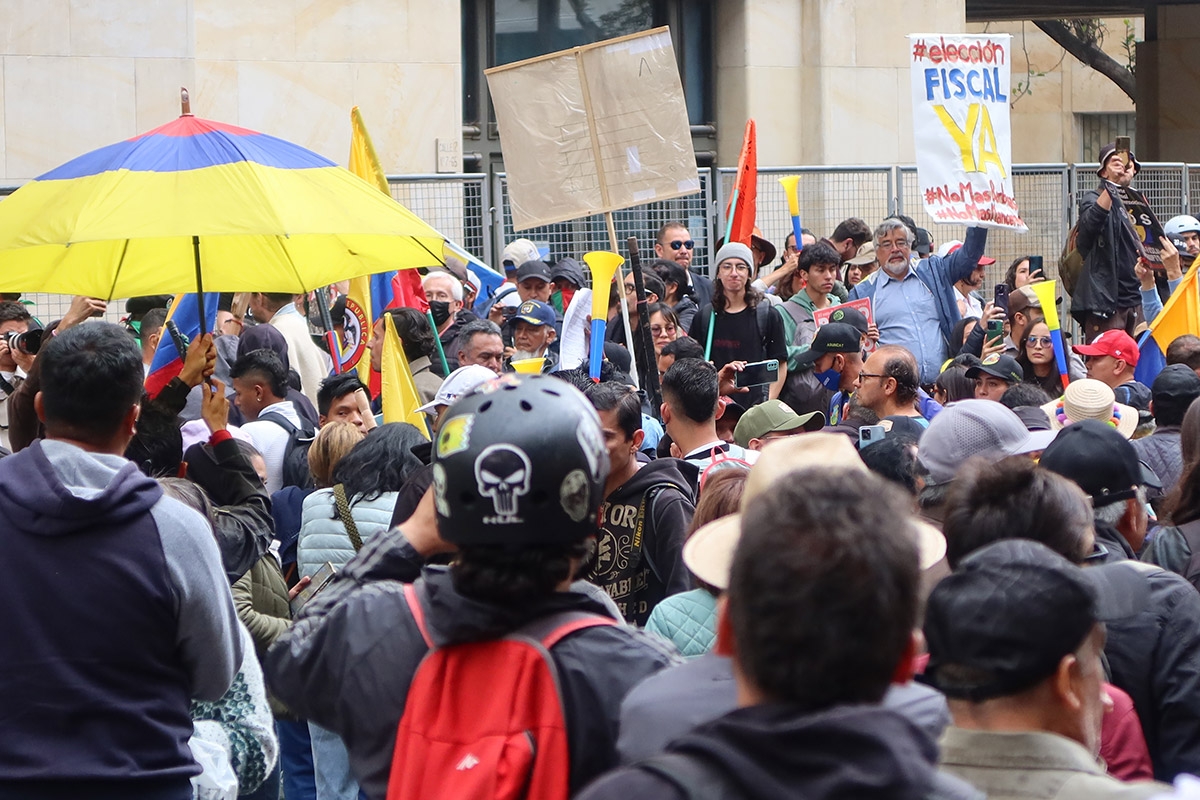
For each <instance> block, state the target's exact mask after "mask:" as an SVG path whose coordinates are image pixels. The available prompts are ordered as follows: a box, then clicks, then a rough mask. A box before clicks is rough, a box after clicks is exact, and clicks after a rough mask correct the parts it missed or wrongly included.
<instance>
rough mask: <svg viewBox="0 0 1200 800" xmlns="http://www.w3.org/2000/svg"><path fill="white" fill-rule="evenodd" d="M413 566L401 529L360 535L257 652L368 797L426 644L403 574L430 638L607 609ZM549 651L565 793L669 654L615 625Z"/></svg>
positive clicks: (597, 762)
mask: <svg viewBox="0 0 1200 800" xmlns="http://www.w3.org/2000/svg"><path fill="white" fill-rule="evenodd" d="M421 563H422V559H421V557H420V556H419V555H418V554H417V552H416V550H414V549H413V547H412V545H410V544H409V543H408V541H407V540H406V539H404V538H403V536H402V535H387V536H380V537H377V538H376V539H374V540H373V541H371V542H368V543H367V545H366V546H365V547H363V549H362V551H361V552H360V553H359V555H358V557H357V558H355V559H354V560H352V561H351V562H350V563H349V564H347V565H346V568H345V569H344V570H343V571H342V572H340V573H338V575H337V576H336V577H335V578H334V579H333V581H332V582H331V583H330V585H329V588H327V589H325V590H324V591H322V592H320V593H319V594H317V595H316V596H315V597H314V598H313V599H312V600H311V601H310V602H309V603H308V604H307V605H306V606H305V607H304V610H303V611H302V612H301V614H300V617H299V619H297V620H296V621H295V622H294V623H293V625H292V627H291V628H290V629H289V630H288V631H287V632H286V633H284V634H283V635H282V636H280V637H279V639H278V640H276V642H275V644H274V645H273V646H272V647H271V649H270V651H268V653H267V659H266V663H265V668H266V676H267V687H268V688H269V689H270V690H271V691H272V692H273V693H274V694H275V696H277V697H278V698H279V699H280V700H282V701H283V702H284V703H286V704H287V706H288V707H289V708H291V709H292V710H293V711H294V712H296V713H298V714H299V715H300V716H302V717H303V718H305V719H308V720H311V721H313V722H315V723H317V724H318V725H320V726H321V727H323V728H327V729H329V730H331V731H333V732H335V733H337V734H338V735H339V736H341V737H342V740H343V741H344V742H345V744H346V749H347V750H348V751H349V755H350V767H351V770H352V771H353V772H354V774H355V776H356V777H357V778H358V781H359V786H360V788H361V789H362V790H363V791H364V792H365V793H366V795H367V796H368V797H369V798H371V799H372V800H383V798H384V797H385V795H386V794H387V782H388V774H389V771H390V770H391V765H392V754H393V752H394V750H395V746H396V729H397V727H398V725H399V724H400V717H401V716H402V715H403V713H404V703H405V699H406V698H407V694H408V686H409V683H411V681H412V677H413V674H414V673H415V672H416V669H417V666H418V664H419V663H420V661H421V659H422V658H424V657H425V654H426V652H427V648H426V645H425V641H424V639H423V638H422V636H421V633H420V631H419V629H418V628H417V625H416V623H415V622H414V621H413V618H412V613H411V611H410V610H409V606H408V602H407V600H406V599H405V597H404V582H412V581H416V580H417V579H418V578H420V580H419V582H418V589H419V594H421V595H422V597H423V602H422V605H423V609H424V611H425V621H426V625H427V626H428V628H429V632H430V635H431V636H432V637H433V640H434V642H436V643H437V644H438V645H448V644H455V643H459V642H469V641H480V640H486V639H494V638H498V637H501V636H503V635H505V634H506V633H508V632H509V631H512V630H514V629H515V628H517V627H519V626H521V625H522V624H524V623H526V622H528V621H530V620H533V619H537V618H539V617H542V616H546V615H549V614H553V613H557V612H559V611H566V610H576V609H578V610H585V611H592V612H595V613H598V614H608V615H610V616H611V612H610V611H609V609H608V606H606V605H604V604H603V603H602V602H598V601H596V600H594V599H592V598H591V597H589V596H587V595H585V594H582V593H580V592H577V591H570V592H558V593H555V594H554V595H553V596H551V597H547V598H545V599H544V600H542V601H541V602H539V603H537V604H536V605H533V606H529V607H524V608H506V607H499V606H495V605H492V604H489V603H483V602H479V601H477V600H473V599H471V598H468V597H464V596H463V595H461V594H459V593H458V592H457V591H456V590H455V588H454V585H453V582H452V581H451V578H450V573H449V571H448V570H447V569H446V568H444V567H427V568H426V569H425V570H424V572H422V571H421ZM577 585H581V584H577ZM550 655H551V658H553V659H554V663H555V666H556V667H557V670H558V674H559V677H560V681H561V691H562V698H563V715H564V717H565V719H566V724H567V738H568V744H569V748H570V753H571V764H570V786H571V790H572V792H575V791H577V790H578V789H579V788H580V787H582V786H583V785H584V784H586V783H587V782H588V781H590V780H591V779H592V778H595V777H596V776H597V775H599V774H601V773H602V772H604V771H605V770H608V769H611V768H612V767H613V766H615V765H616V763H617V754H616V731H617V719H618V710H619V708H620V705H621V700H622V698H624V696H625V694H626V692H628V691H629V689H630V688H632V687H633V686H634V685H636V684H637V683H638V682H639V681H641V680H642V679H643V678H645V677H646V676H647V675H649V674H651V673H653V672H655V671H657V670H659V669H661V668H662V667H664V666H667V665H668V664H671V663H673V662H674V661H675V656H674V655H673V654H671V653H670V652H669V650H668V649H666V647H665V646H664V645H660V644H659V643H658V642H657V640H656V639H655V638H654V637H652V636H650V635H648V634H644V633H641V632H640V631H635V630H631V629H629V628H627V627H624V626H621V627H614V626H603V627H595V628H587V629H585V630H581V631H579V632H577V633H575V634H572V635H571V636H568V637H566V638H565V639H563V640H562V641H561V642H559V643H558V644H557V645H555V647H554V648H553V650H551V652H550Z"/></svg>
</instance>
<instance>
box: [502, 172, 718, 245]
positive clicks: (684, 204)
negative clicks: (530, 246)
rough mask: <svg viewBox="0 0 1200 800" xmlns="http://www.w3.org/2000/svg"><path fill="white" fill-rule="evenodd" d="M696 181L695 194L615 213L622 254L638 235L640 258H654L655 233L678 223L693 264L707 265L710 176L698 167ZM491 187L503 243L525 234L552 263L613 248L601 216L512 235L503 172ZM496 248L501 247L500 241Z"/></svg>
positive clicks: (709, 228)
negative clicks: (685, 231) (685, 234)
mask: <svg viewBox="0 0 1200 800" xmlns="http://www.w3.org/2000/svg"><path fill="white" fill-rule="evenodd" d="M699 177H700V191H699V192H697V193H695V194H690V195H686V196H684V197H677V198H675V199H672V200H660V201H657V202H653V203H646V204H644V205H640V206H634V207H633V208H626V209H622V210H621V211H614V212H613V225H614V227H615V228H616V232H617V242H618V243H619V245H620V250H621V251H622V252H624V250H625V240H626V239H627V238H629V237H630V236H636V237H637V239H638V249H639V251H640V253H641V255H642V257H643V258H653V257H654V243H655V238H656V237H657V235H658V229H659V228H660V227H662V225H663V224H665V223H667V222H672V221H679V222H683V224H684V225H686V226H687V229H688V233H689V234H691V237H692V239H693V241H695V243H696V249H695V251H694V253H693V258H695V259H696V262H697V263H700V264H707V263H708V259H709V253H710V251H711V249H712V242H713V238H712V231H713V221H712V210H713V203H712V173H711V171H710V170H706V169H702V170H700V171H699ZM495 187H496V188H495V197H496V198H498V199H499V204H498V207H497V209H496V221H497V222H498V223H499V231H498V233H500V234H501V240H502V241H504V242H507V241H509V240H511V239H514V238H516V237H518V236H523V237H525V238H527V239H529V240H531V241H532V242H533V243H534V244H535V245H537V246H538V248H539V249H545V250H546V251H547V252H548V253H549V256H548V257H549V258H550V260H551V261H554V260H558V259H560V258H563V257H564V256H572V257H574V258H579V257H580V256H581V255H583V254H584V253H586V252H589V251H591V250H608V249H609V248H610V247H611V245H610V244H609V240H608V226H607V225H606V224H605V222H604V216H603V215H601V214H593V215H592V216H590V217H583V218H582V219H577V220H571V221H570V222H559V223H555V224H553V225H544V226H541V227H537V228H531V229H529V230H526V231H521V232H519V233H518V232H516V231H514V230H513V220H512V207H511V205H510V204H509V200H508V176H507V175H506V174H505V173H499V174H497V175H496V182H495ZM496 246H497V248H500V247H503V245H502V244H500V243H497V245H496ZM497 252H499V250H497Z"/></svg>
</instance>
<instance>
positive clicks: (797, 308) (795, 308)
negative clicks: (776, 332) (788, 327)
mask: <svg viewBox="0 0 1200 800" xmlns="http://www.w3.org/2000/svg"><path fill="white" fill-rule="evenodd" d="M768 302H769V301H768ZM779 307H780V308H782V309H783V311H784V313H786V314H787V315H788V316H789V317H791V318H792V322H794V323H796V327H797V328H798V327H800V323H801V322H803V320H802V319H801V318H800V316H801V314H803V313H804V307H803V306H802V305H800V304H799V303H796V302H793V301H792V300H784V301H783V302H782V303H780V304H779Z"/></svg>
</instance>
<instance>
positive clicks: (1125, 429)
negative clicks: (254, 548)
mask: <svg viewBox="0 0 1200 800" xmlns="http://www.w3.org/2000/svg"><path fill="white" fill-rule="evenodd" d="M1042 410H1043V411H1045V412H1046V416H1047V417H1049V418H1050V429H1051V430H1055V431H1056V430H1061V429H1062V427H1063V426H1064V425H1070V424H1071V423H1072V422H1079V421H1080V420H1084V419H1094V420H1098V421H1099V422H1107V423H1108V424H1110V425H1112V426H1113V427H1114V428H1116V429H1117V431H1118V432H1119V433H1120V434H1121V435H1122V436H1124V437H1125V438H1126V439H1128V438H1130V437H1131V436H1133V432H1134V431H1135V430H1136V429H1137V426H1138V411H1137V409H1136V408H1133V407H1132V406H1127V405H1125V404H1124V403H1118V402H1117V396H1116V395H1115V394H1113V390H1112V389H1110V388H1109V387H1108V384H1105V383H1101V382H1100V381H1098V380H1094V379H1092V378H1082V379H1080V380H1077V381H1072V382H1071V384H1070V385H1069V386H1067V390H1066V391H1065V392H1063V396H1062V397H1060V398H1059V399H1057V400H1051V401H1050V402H1049V403H1046V404H1045V405H1044V406H1042Z"/></svg>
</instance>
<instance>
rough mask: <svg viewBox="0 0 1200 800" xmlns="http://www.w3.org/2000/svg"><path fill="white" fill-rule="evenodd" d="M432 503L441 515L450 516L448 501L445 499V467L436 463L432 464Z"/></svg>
mask: <svg viewBox="0 0 1200 800" xmlns="http://www.w3.org/2000/svg"><path fill="white" fill-rule="evenodd" d="M433 504H434V505H435V506H436V507H437V512H438V513H439V514H441V515H442V516H443V517H450V516H452V515H451V513H450V502H449V501H448V500H446V468H445V467H444V466H442V465H441V464H437V463H435V464H434V465H433Z"/></svg>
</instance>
